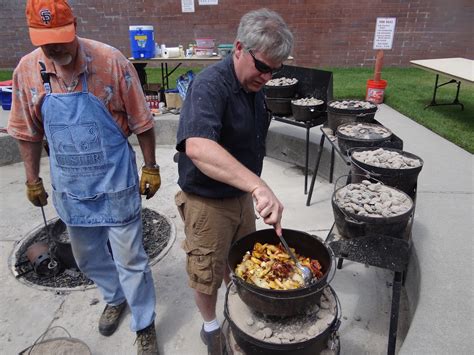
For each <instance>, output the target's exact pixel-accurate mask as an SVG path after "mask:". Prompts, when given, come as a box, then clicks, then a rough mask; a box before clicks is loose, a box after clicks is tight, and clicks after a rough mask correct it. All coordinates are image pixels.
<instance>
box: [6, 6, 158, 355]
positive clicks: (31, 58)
mask: <svg viewBox="0 0 474 355" xmlns="http://www.w3.org/2000/svg"><path fill="white" fill-rule="evenodd" d="M26 17H27V22H28V26H29V33H30V38H31V42H32V43H33V44H34V45H35V46H39V47H40V48H37V49H36V50H34V51H33V52H31V53H29V54H28V55H26V56H25V57H23V58H22V59H21V61H20V63H19V65H18V66H17V68H16V69H15V71H14V73H13V92H14V94H13V103H12V110H11V114H10V118H9V122H8V132H9V134H10V135H12V136H13V137H15V138H16V139H17V140H18V142H19V147H20V152H21V154H22V157H23V161H24V165H25V171H26V187H27V197H28V199H29V200H30V201H31V202H32V203H33V204H34V205H35V206H39V207H40V206H41V207H42V206H44V205H46V204H47V198H48V194H47V193H46V191H45V189H44V187H43V182H42V180H41V178H40V176H39V170H40V169H39V168H40V158H41V150H42V140H43V137H44V136H46V138H47V140H48V143H49V153H50V160H49V161H50V173H51V181H52V194H53V202H54V206H55V208H56V210H57V212H58V215H59V216H60V218H61V219H62V220H63V221H64V222H65V223H66V225H67V228H68V232H69V237H70V239H71V245H72V249H73V253H74V257H75V259H76V262H77V265H78V266H79V268H80V270H81V271H82V272H84V273H85V274H86V275H87V276H88V277H89V278H90V279H91V280H93V281H94V282H95V284H96V285H97V287H98V288H99V289H100V291H101V292H102V295H103V297H104V301H105V302H106V303H107V306H106V307H105V310H104V312H103V313H102V315H101V317H100V320H99V331H100V333H101V334H102V335H105V336H109V335H112V333H113V332H114V331H115V330H116V329H117V326H118V324H119V320H120V316H121V315H122V314H123V311H124V309H125V308H126V305H127V304H128V306H129V307H130V310H131V314H132V316H131V318H132V319H131V329H132V330H133V331H135V332H137V344H138V354H158V349H157V342H156V332H155V327H154V319H155V289H154V285H153V279H152V275H151V270H150V268H149V266H148V256H147V255H146V253H145V250H144V247H143V241H142V240H143V236H142V220H141V198H140V194H142V195H146V197H147V199H148V198H151V197H152V196H153V195H154V194H155V193H156V191H157V190H158V189H159V187H160V184H161V179H160V170H159V167H158V165H157V164H156V160H155V133H154V128H153V117H152V115H151V113H150V111H149V109H148V107H147V104H146V102H145V98H144V95H143V91H142V89H141V87H140V83H139V80H138V77H137V74H136V72H135V69H134V68H133V65H132V64H131V63H130V62H129V61H128V60H127V59H126V58H125V57H124V56H123V55H122V54H121V53H120V52H119V51H118V50H116V49H115V48H112V47H110V46H108V45H106V44H103V43H100V42H96V41H93V40H88V39H84V38H79V37H77V36H76V19H75V17H74V15H73V13H72V10H71V8H70V6H69V5H68V3H67V1H66V0H28V1H27V5H26ZM132 133H135V134H136V135H137V137H138V141H139V144H140V148H141V151H142V153H143V158H144V161H145V166H144V167H142V171H141V178H140V182H139V181H138V171H137V166H136V162H135V153H134V151H133V149H132V148H131V146H130V145H129V144H128V141H127V137H128V136H129V135H131V134H132ZM107 241H109V242H110V246H111V249H112V252H113V257H112V255H111V254H110V252H109V249H108V247H107Z"/></svg>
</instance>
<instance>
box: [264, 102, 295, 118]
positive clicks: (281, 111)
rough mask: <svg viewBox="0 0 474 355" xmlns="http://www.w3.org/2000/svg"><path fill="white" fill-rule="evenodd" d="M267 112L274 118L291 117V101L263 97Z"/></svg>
mask: <svg viewBox="0 0 474 355" xmlns="http://www.w3.org/2000/svg"><path fill="white" fill-rule="evenodd" d="M265 102H266V104H267V108H268V110H269V111H270V112H271V113H272V114H274V115H276V116H291V99H290V98H274V97H265Z"/></svg>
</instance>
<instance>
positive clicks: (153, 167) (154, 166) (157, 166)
mask: <svg viewBox="0 0 474 355" xmlns="http://www.w3.org/2000/svg"><path fill="white" fill-rule="evenodd" d="M145 168H152V169H159V168H160V166H159V165H158V164H156V163H155V164H153V165H151V166H150V165H146V164H145Z"/></svg>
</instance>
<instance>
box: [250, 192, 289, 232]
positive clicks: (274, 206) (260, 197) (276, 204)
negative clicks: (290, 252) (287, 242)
mask: <svg viewBox="0 0 474 355" xmlns="http://www.w3.org/2000/svg"><path fill="white" fill-rule="evenodd" d="M252 197H253V198H254V199H255V209H256V210H257V212H258V214H259V215H260V216H261V217H262V218H263V221H264V222H265V223H266V224H268V225H271V226H273V227H274V228H275V231H276V233H277V234H278V235H281V234H282V229H281V217H282V214H283V205H282V203H281V202H280V201H279V200H278V198H277V197H276V196H275V194H274V193H273V191H272V190H271V189H270V188H269V187H268V186H267V185H260V186H258V187H256V188H254V189H253V191H252Z"/></svg>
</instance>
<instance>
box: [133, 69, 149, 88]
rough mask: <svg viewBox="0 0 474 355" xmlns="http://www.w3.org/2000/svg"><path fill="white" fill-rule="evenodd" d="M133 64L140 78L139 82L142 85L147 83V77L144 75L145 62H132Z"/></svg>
mask: <svg viewBox="0 0 474 355" xmlns="http://www.w3.org/2000/svg"><path fill="white" fill-rule="evenodd" d="M133 66H134V67H135V70H136V71H137V74H138V79H139V80H140V84H141V85H142V88H143V86H144V85H145V84H146V83H147V77H146V71H145V67H146V63H133Z"/></svg>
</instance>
